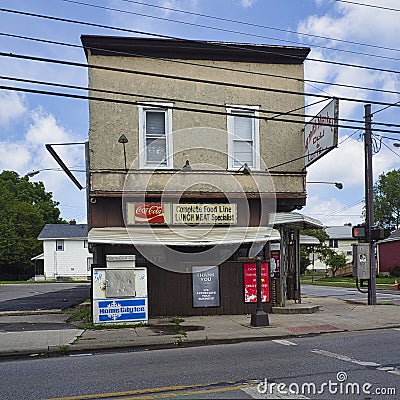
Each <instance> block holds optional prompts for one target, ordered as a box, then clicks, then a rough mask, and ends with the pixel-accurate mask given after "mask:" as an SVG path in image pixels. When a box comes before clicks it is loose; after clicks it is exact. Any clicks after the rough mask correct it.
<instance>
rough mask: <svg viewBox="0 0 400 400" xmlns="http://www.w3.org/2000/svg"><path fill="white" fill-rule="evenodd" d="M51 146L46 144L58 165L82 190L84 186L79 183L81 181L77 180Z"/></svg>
mask: <svg viewBox="0 0 400 400" xmlns="http://www.w3.org/2000/svg"><path fill="white" fill-rule="evenodd" d="M51 146H52V145H51V144H46V150H47V151H48V152H49V153H50V154H51V155H52V157H53V158H54V159H55V160H56V161H57V164H58V165H59V166H60V167H61V168H62V169H63V171H64V172H65V173H66V174H67V175H68V177H69V178H70V179H71V181H72V182H74V184H75V186H76V187H77V188H78V189H79V190H82V189H83V186H82V185H81V184H80V183H79V181H78V180H77V179H76V178H75V176H74V174H73V173H72V172H71V171H70V170H69V169H68V167H67V166H66V165H65V164H64V162H63V160H61V158H60V156H59V155H58V154H57V153H56V151H55V150H54V149H53V147H51Z"/></svg>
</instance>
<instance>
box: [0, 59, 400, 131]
mask: <svg viewBox="0 0 400 400" xmlns="http://www.w3.org/2000/svg"><path fill="white" fill-rule="evenodd" d="M0 56H3V57H11V58H18V59H23V60H31V61H38V62H48V63H54V64H60V65H68V66H74V67H83V68H92V69H99V70H103V71H113V72H123V73H131V74H136V75H143V76H151V77H157V78H166V79H172V80H181V81H186V82H196V83H204V84H211V85H214V86H215V85H217V86H224V87H235V88H241V89H252V90H259V91H265V92H272V93H282V94H290V95H299V96H303V97H304V96H310V97H317V98H323V99H326V100H327V99H330V97H328V96H326V95H321V94H316V93H305V92H296V91H292V90H284V89H272V88H267V87H259V86H252V85H244V84H238V83H229V82H222V81H213V80H207V79H199V78H188V77H183V76H177V75H169V74H162V73H155V72H147V71H138V70H133V69H124V68H116V67H107V66H100V65H93V64H84V63H79V62H74V61H64V60H57V59H54V58H44V57H33V56H27V55H23V54H13V53H4V52H0ZM338 99H339V100H341V101H348V102H355V103H371V104H377V105H384V106H387V105H389V103H386V102H382V101H373V100H366V99H355V98H351V97H339V98H338ZM390 105H391V106H393V107H400V104H396V103H395V104H392V103H391V104H390ZM347 128H350V129H355V128H357V127H347ZM381 132H391V131H387V130H381ZM396 133H397V132H396Z"/></svg>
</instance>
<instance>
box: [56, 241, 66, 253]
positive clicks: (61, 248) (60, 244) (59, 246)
mask: <svg viewBox="0 0 400 400" xmlns="http://www.w3.org/2000/svg"><path fill="white" fill-rule="evenodd" d="M64 246H65V243H64V239H56V251H64Z"/></svg>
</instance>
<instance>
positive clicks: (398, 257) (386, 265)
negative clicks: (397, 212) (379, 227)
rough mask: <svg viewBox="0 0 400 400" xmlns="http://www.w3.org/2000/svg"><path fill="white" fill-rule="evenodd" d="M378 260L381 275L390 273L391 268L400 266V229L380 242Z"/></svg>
mask: <svg viewBox="0 0 400 400" xmlns="http://www.w3.org/2000/svg"><path fill="white" fill-rule="evenodd" d="M378 260H379V264H378V266H379V269H378V271H379V273H389V272H390V270H391V268H393V267H395V266H397V265H400V229H397V230H396V231H394V232H393V233H392V234H391V235H390V236H389V237H388V238H387V239H385V240H381V241H380V242H378Z"/></svg>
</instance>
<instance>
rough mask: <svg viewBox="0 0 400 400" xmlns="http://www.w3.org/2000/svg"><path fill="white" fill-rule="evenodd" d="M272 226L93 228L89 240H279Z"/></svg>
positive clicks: (210, 242)
mask: <svg viewBox="0 0 400 400" xmlns="http://www.w3.org/2000/svg"><path fill="white" fill-rule="evenodd" d="M279 239H280V235H279V232H278V231H277V230H275V229H271V228H269V227H236V226H235V227H232V226H230V227H206V226H205V227H193V228H187V227H176V226H174V227H154V226H152V227H148V226H144V227H142V226H135V227H128V228H125V227H118V228H115V227H113V228H92V229H91V230H90V231H89V235H88V242H89V243H98V244H99V243H102V244H126V245H134V246H146V245H148V246H158V245H160V246H215V245H232V244H241V243H262V242H268V241H273V240H279Z"/></svg>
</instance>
